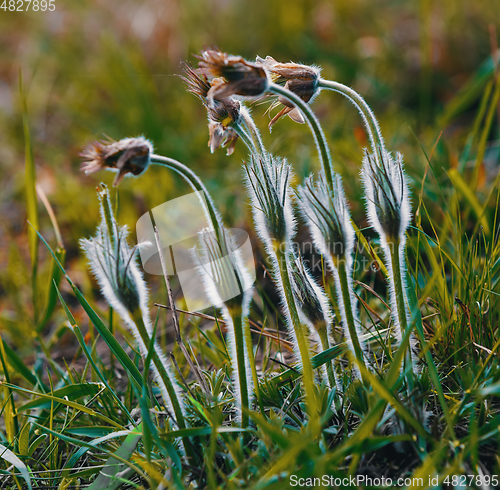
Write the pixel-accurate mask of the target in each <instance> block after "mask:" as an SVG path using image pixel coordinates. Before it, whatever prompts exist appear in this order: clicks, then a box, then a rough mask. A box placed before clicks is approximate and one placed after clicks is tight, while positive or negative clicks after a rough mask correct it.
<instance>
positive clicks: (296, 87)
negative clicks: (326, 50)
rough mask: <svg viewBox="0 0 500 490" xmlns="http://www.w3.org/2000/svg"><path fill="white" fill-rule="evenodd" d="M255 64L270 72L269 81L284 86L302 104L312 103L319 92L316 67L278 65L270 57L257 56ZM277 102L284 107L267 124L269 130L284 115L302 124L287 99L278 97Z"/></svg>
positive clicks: (290, 64) (296, 64)
mask: <svg viewBox="0 0 500 490" xmlns="http://www.w3.org/2000/svg"><path fill="white" fill-rule="evenodd" d="M257 63H258V64H260V65H261V66H263V67H264V68H265V69H266V70H268V71H269V72H270V74H271V80H272V81H273V82H274V83H277V84H280V85H284V86H285V88H286V89H288V90H290V92H293V93H294V94H295V95H297V96H299V97H300V98H301V99H302V100H303V101H304V102H312V101H313V99H314V97H316V95H318V93H319V91H320V89H319V86H318V82H319V78H320V72H321V70H320V68H318V67H316V66H307V65H301V64H298V63H280V62H278V61H276V60H275V59H274V58H272V57H271V56H266V58H265V59H263V58H261V57H260V56H257ZM277 102H278V103H281V104H283V105H284V106H285V107H284V108H283V109H281V111H280V112H278V114H276V116H274V117H273V119H272V120H271V122H270V123H269V128H272V126H273V125H274V124H275V123H276V122H277V121H278V120H279V119H280V118H281V117H283V116H285V115H288V117H290V118H291V119H292V120H293V121H295V122H298V123H300V124H304V122H305V120H304V117H303V116H302V114H301V112H300V110H299V109H298V108H297V107H295V105H294V104H292V103H291V102H290V101H289V100H288V99H286V98H285V97H283V96H282V95H279V96H278V100H277Z"/></svg>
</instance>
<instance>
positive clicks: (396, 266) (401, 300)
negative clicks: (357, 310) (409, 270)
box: [388, 241, 413, 391]
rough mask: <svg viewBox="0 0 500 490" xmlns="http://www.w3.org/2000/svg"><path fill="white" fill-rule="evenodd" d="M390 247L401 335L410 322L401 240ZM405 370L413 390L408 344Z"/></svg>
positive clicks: (409, 385) (390, 244) (410, 389)
mask: <svg viewBox="0 0 500 490" xmlns="http://www.w3.org/2000/svg"><path fill="white" fill-rule="evenodd" d="M388 246H389V249H390V261H391V265H392V275H393V277H392V278H391V279H392V281H393V283H394V292H395V295H396V307H397V310H398V311H397V316H398V320H399V327H400V329H401V337H403V336H404V334H405V333H406V331H407V329H408V322H407V316H406V313H407V312H406V304H405V298H406V295H405V291H404V283H403V279H402V275H401V274H402V272H404V271H402V270H401V266H400V264H401V262H400V260H401V257H400V253H401V252H402V251H400V244H399V241H394V242H391V243H389V244H388ZM404 365H405V367H404V372H405V373H407V377H406V381H407V383H408V389H409V391H412V390H413V369H412V358H411V347H410V346H408V348H407V349H406V352H405V362H404Z"/></svg>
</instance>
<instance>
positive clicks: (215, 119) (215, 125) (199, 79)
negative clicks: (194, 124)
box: [181, 63, 241, 155]
mask: <svg viewBox="0 0 500 490" xmlns="http://www.w3.org/2000/svg"><path fill="white" fill-rule="evenodd" d="M183 69H184V76H182V77H181V78H182V79H183V80H184V82H185V83H186V85H187V87H188V91H189V92H191V93H192V94H194V95H195V96H196V97H198V98H199V99H200V100H201V101H202V102H203V105H204V106H205V107H206V109H207V116H208V132H209V135H210V139H209V141H208V146H209V147H210V151H211V152H212V153H213V152H214V151H215V150H216V149H217V148H225V147H226V146H227V155H231V154H232V153H233V152H234V147H235V145H236V141H237V140H238V133H237V131H236V130H235V128H234V126H235V125H237V124H238V123H239V122H240V119H241V114H240V111H241V104H240V102H239V101H237V100H235V99H233V98H232V97H225V98H223V99H220V100H214V101H213V103H212V105H211V106H209V104H208V102H207V97H208V92H209V91H210V90H211V88H212V87H217V86H218V85H220V84H223V83H224V80H223V79H221V78H214V79H212V80H209V79H208V77H207V76H206V75H204V74H203V72H202V71H201V70H196V69H194V68H193V67H192V66H190V65H189V64H188V63H184V68H183Z"/></svg>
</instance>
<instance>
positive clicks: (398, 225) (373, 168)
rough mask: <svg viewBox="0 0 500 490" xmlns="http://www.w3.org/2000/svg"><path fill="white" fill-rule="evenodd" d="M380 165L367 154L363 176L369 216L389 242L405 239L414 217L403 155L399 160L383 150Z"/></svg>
mask: <svg viewBox="0 0 500 490" xmlns="http://www.w3.org/2000/svg"><path fill="white" fill-rule="evenodd" d="M380 155H381V159H380V160H381V165H379V164H377V162H376V159H375V156H374V155H373V154H368V153H366V154H365V157H364V160H363V169H362V171H361V175H362V178H363V183H364V186H365V192H366V204H367V209H368V218H369V220H370V223H371V224H372V226H373V227H374V228H375V230H376V231H377V233H379V235H381V236H383V237H384V238H385V240H386V241H387V242H388V243H391V242H403V241H404V237H405V232H406V229H407V228H408V225H409V224H410V220H411V208H410V193H409V190H408V185H407V183H406V176H405V173H404V170H403V156H402V155H401V154H400V153H398V154H397V155H396V159H394V158H393V156H392V155H391V154H390V153H388V152H387V151H386V150H385V149H382V150H380Z"/></svg>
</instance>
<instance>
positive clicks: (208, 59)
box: [197, 49, 269, 107]
mask: <svg viewBox="0 0 500 490" xmlns="http://www.w3.org/2000/svg"><path fill="white" fill-rule="evenodd" d="M197 58H198V59H199V60H200V61H199V63H198V66H199V67H200V69H201V71H202V72H203V73H204V74H205V75H206V76H210V77H214V78H218V77H222V78H224V79H225V80H226V81H225V82H224V83H220V84H216V85H212V87H211V88H210V90H209V91H208V93H207V100H208V105H209V106H210V107H212V105H213V104H214V100H221V99H224V98H226V97H229V96H231V95H241V96H244V97H255V96H258V95H262V94H263V93H264V92H265V91H266V90H267V87H268V83H269V81H268V78H267V73H266V70H265V69H264V68H263V67H262V66H260V65H258V64H256V63H251V62H249V61H246V60H245V59H243V58H242V57H241V56H231V55H228V54H226V53H223V52H222V51H219V50H217V49H209V50H207V51H203V52H202V54H201V56H197Z"/></svg>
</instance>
